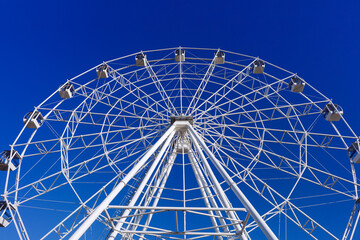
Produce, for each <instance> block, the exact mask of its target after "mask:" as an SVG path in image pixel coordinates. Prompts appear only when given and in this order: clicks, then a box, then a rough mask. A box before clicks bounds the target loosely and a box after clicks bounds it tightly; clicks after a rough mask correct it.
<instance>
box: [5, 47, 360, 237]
mask: <svg viewBox="0 0 360 240" xmlns="http://www.w3.org/2000/svg"><path fill="white" fill-rule="evenodd" d="M311 81H315V79H303V78H301V75H300V74H295V73H292V72H290V71H287V70H285V69H282V68H280V67H278V66H275V65H274V64H271V63H269V62H267V61H265V60H263V59H260V58H258V57H252V56H247V55H243V54H238V53H234V52H230V51H225V50H222V49H203V48H183V47H179V48H168V49H159V50H151V51H141V52H138V53H134V54H131V55H127V56H124V57H120V58H117V59H114V60H110V61H106V62H103V63H101V64H99V65H98V66H96V67H94V68H92V69H89V70H88V71H86V72H84V73H82V74H80V75H78V76H76V77H74V78H72V79H70V80H67V81H66V82H65V83H64V84H63V85H61V86H60V87H59V89H57V90H56V91H55V92H54V93H53V94H52V95H50V96H49V97H48V98H46V99H45V100H44V101H43V102H42V103H41V104H40V105H38V106H37V107H35V109H33V110H31V111H30V112H29V113H27V114H26V115H25V116H24V119H23V122H24V127H23V129H22V130H21V131H20V133H19V134H18V136H17V137H16V139H15V141H14V142H13V143H12V144H11V145H10V148H9V149H5V150H4V151H3V152H2V155H1V160H0V170H1V171H2V172H0V174H1V179H2V181H3V182H4V185H5V186H4V192H3V193H2V200H1V201H0V226H1V227H6V228H5V229H1V230H0V236H1V235H3V234H10V233H9V231H10V230H11V231H13V232H14V235H13V236H15V234H16V236H18V237H19V238H20V239H71V240H75V239H111V240H112V239H120V238H121V239H219V240H220V239H242V240H245V239H265V238H267V239H344V240H345V239H358V237H359V236H360V235H359V234H360V233H359V232H358V231H356V228H357V225H358V221H359V216H360V214H359V210H360V206H359V205H360V200H359V195H358V187H359V183H358V177H357V172H358V170H359V169H358V168H359V167H358V166H357V164H358V163H360V153H359V137H358V136H357V135H356V134H355V133H354V131H353V130H352V129H351V127H350V126H349V125H348V124H347V122H346V120H345V118H344V115H346V108H345V109H344V110H343V109H342V108H341V107H340V106H339V105H337V104H336V101H333V100H331V99H329V98H328V97H326V96H324V95H323V94H322V93H321V92H320V91H318V90H317V89H315V88H314V87H312V86H311V85H310V83H311ZM347 116H349V115H347ZM350 117H351V116H350ZM15 229H16V230H15ZM0 238H1V237H0Z"/></svg>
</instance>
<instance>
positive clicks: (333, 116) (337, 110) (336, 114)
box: [322, 103, 344, 121]
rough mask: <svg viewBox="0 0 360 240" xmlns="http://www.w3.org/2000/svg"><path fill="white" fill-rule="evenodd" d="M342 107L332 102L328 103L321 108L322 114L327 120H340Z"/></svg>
mask: <svg viewBox="0 0 360 240" xmlns="http://www.w3.org/2000/svg"><path fill="white" fill-rule="evenodd" d="M343 113H344V112H343V110H342V108H341V107H340V106H339V105H337V104H333V103H328V104H326V106H325V107H324V109H323V110H322V115H323V117H324V118H325V120H327V121H340V119H341V117H342V115H343Z"/></svg>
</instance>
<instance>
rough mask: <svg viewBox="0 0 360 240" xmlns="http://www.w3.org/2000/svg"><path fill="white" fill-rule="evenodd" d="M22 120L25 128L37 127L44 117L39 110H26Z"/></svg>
mask: <svg viewBox="0 0 360 240" xmlns="http://www.w3.org/2000/svg"><path fill="white" fill-rule="evenodd" d="M23 122H24V124H25V125H26V127H27V128H39V127H41V125H42V124H43V123H44V117H43V115H42V114H41V112H39V111H34V112H28V113H27V114H26V115H25V116H24V118H23Z"/></svg>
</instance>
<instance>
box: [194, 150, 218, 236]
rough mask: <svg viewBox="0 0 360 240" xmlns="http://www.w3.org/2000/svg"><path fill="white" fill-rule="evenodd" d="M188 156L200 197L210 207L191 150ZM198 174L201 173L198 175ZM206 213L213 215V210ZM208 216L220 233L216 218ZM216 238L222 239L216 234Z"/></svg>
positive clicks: (216, 230)
mask: <svg viewBox="0 0 360 240" xmlns="http://www.w3.org/2000/svg"><path fill="white" fill-rule="evenodd" d="M188 157H189V160H190V162H191V167H192V169H193V171H194V175H195V178H196V181H197V183H198V185H199V187H200V192H201V195H202V197H203V198H204V202H205V206H206V207H207V208H209V209H211V204H210V202H209V199H208V196H207V194H206V192H205V186H204V184H203V182H202V179H201V178H202V177H203V176H202V174H201V172H198V170H197V169H198V165H197V164H196V165H195V160H194V156H193V153H192V152H189V153H188ZM200 174H201V175H200ZM208 213H209V215H214V213H213V211H211V210H209V211H208ZM210 218H211V222H212V224H213V226H214V227H215V232H217V233H220V230H219V227H218V225H217V222H216V219H215V218H214V217H213V216H211V217H210ZM224 222H225V221H224ZM217 238H218V239H219V240H221V239H222V237H221V236H218V237H217Z"/></svg>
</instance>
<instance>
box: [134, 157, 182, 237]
mask: <svg viewBox="0 0 360 240" xmlns="http://www.w3.org/2000/svg"><path fill="white" fill-rule="evenodd" d="M176 156H177V154H176V153H173V154H171V156H170V157H169V162H168V165H167V166H168V168H167V169H165V171H164V176H163V177H162V179H163V180H162V182H161V185H160V187H159V190H158V192H157V194H156V197H155V200H154V202H153V205H152V207H156V206H157V204H158V202H159V200H160V197H161V194H162V192H163V190H164V187H165V184H166V182H167V179H168V177H169V175H170V172H171V169H172V166H173V165H174V161H175V158H176ZM159 184H160V183H159ZM159 184H157V185H159ZM151 212H154V210H151ZM152 216H153V214H150V215H149V216H148V217H147V218H146V222H145V227H143V231H144V232H145V231H146V230H147V229H148V226H149V224H150V222H151V219H152ZM144 236H145V234H141V236H140V238H139V240H143V239H144Z"/></svg>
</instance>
